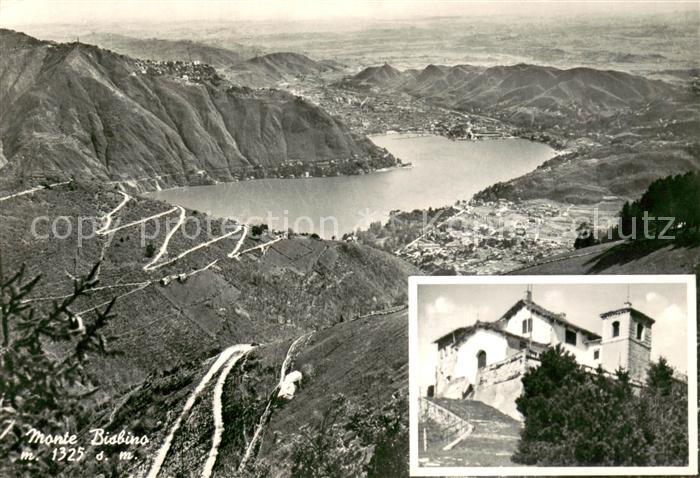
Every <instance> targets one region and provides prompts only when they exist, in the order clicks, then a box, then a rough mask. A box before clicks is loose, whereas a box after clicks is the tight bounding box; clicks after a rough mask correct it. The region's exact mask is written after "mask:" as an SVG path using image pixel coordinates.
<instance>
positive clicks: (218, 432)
mask: <svg viewBox="0 0 700 478" xmlns="http://www.w3.org/2000/svg"><path fill="white" fill-rule="evenodd" d="M252 348H253V347H252V346H248V349H246V350H244V351H243V352H242V353H241V355H234V356H233V357H231V358H230V359H229V360H228V362H227V363H226V366H225V367H224V369H223V370H222V371H221V374H219V379H218V380H217V381H216V386H215V387H214V398H213V399H212V404H211V413H212V415H213V416H214V435H213V436H212V438H211V448H210V449H209V455H208V457H207V461H206V462H205V463H204V469H203V470H202V474H201V477H202V478H210V477H211V473H212V471H214V465H215V464H216V457H217V456H218V454H219V445H220V444H221V437H222V435H223V433H224V419H223V417H222V410H223V405H222V403H221V396H222V395H223V393H224V384H225V383H226V377H228V374H229V372H231V369H232V368H233V367H234V365H236V363H237V362H238V359H239V358H240V357H241V356H242V355H245V354H246V353H247V352H249V351H250V350H251V349H252Z"/></svg>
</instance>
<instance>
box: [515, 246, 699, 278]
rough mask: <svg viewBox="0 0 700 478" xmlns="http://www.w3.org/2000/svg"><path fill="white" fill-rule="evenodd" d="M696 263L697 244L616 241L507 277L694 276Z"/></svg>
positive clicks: (563, 255) (558, 257) (548, 261)
mask: <svg viewBox="0 0 700 478" xmlns="http://www.w3.org/2000/svg"><path fill="white" fill-rule="evenodd" d="M699 264H700V244H698V242H697V241H682V240H679V241H673V242H670V241H662V240H650V241H639V242H624V241H617V242H609V243H606V244H601V245H597V246H592V247H587V248H584V249H578V250H576V251H572V252H570V253H567V254H562V255H560V256H556V257H552V258H549V259H547V260H546V261H543V262H540V263H538V264H533V265H531V266H529V267H525V268H523V269H518V270H516V271H513V272H512V273H511V274H516V275H551V274H567V275H569V274H696V273H697V271H698V265H699Z"/></svg>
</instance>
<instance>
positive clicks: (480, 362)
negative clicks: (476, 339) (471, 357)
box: [476, 350, 486, 368]
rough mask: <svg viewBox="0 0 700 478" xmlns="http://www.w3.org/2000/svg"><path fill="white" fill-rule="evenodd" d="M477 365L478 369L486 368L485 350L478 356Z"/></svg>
mask: <svg viewBox="0 0 700 478" xmlns="http://www.w3.org/2000/svg"><path fill="white" fill-rule="evenodd" d="M476 364H477V367H478V368H484V367H486V352H484V351H483V350H481V351H480V352H479V353H478V354H476Z"/></svg>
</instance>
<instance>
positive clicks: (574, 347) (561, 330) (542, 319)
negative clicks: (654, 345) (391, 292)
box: [426, 289, 654, 419]
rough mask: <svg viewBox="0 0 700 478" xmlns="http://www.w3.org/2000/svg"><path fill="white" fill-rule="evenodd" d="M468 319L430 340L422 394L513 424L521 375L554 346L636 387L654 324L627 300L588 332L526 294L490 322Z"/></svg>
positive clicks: (647, 361)
mask: <svg viewBox="0 0 700 478" xmlns="http://www.w3.org/2000/svg"><path fill="white" fill-rule="evenodd" d="M465 319H467V320H469V319H471V318H465ZM471 321H472V324H471V325H468V326H464V327H459V328H457V329H455V330H453V331H451V332H450V333H448V334H445V335H443V336H442V337H439V338H438V339H437V340H435V341H434V343H435V346H436V347H435V353H436V355H437V356H436V361H435V363H436V367H435V382H434V384H433V385H431V386H429V387H428V388H427V391H426V392H427V395H428V396H434V397H444V398H452V399H462V398H471V399H475V400H479V401H482V402H484V403H486V404H488V405H491V406H493V407H495V408H497V409H499V410H501V411H502V412H504V413H506V414H508V415H510V416H513V417H514V418H518V419H519V418H521V417H520V414H519V413H518V411H517V409H516V407H515V399H516V398H517V397H519V396H520V394H521V393H522V380H521V379H522V375H523V374H524V373H525V372H526V371H527V369H528V368H530V367H534V366H538V365H539V360H538V357H539V355H540V354H541V353H542V352H543V351H544V350H545V349H546V348H548V347H553V346H556V345H559V346H561V347H562V348H563V349H564V350H565V351H567V352H569V353H570V354H572V355H573V356H574V357H575V358H576V361H577V362H578V363H579V364H581V365H583V366H584V367H586V368H588V369H589V370H591V371H593V370H595V369H597V368H598V367H601V368H602V369H603V370H604V371H605V372H608V373H610V374H612V373H614V372H615V371H616V370H618V369H620V368H622V369H624V370H626V371H627V372H628V373H629V375H630V379H631V380H632V382H633V383H641V382H643V381H644V380H645V378H646V373H647V370H648V368H649V364H650V357H651V341H652V328H653V325H654V319H653V318H651V317H649V316H647V315H646V314H644V313H642V312H640V311H639V310H637V309H635V308H634V307H632V304H631V303H630V302H625V303H624V305H623V306H622V307H621V308H619V309H614V310H609V311H601V313H600V315H599V317H598V327H596V330H589V329H587V328H585V327H583V326H581V325H580V324H576V323H574V322H572V321H570V320H569V319H567V316H566V314H565V313H561V312H553V311H550V310H547V309H546V308H544V307H542V306H541V305H539V304H537V303H536V302H535V301H534V300H533V298H532V292H531V291H530V290H529V289H528V291H527V292H526V294H525V297H524V298H523V299H521V300H519V301H517V302H516V303H515V304H513V305H512V306H510V307H509V308H508V310H506V311H505V313H504V314H503V315H502V316H501V317H500V318H498V319H497V320H495V321H493V322H480V321H478V320H477V321H475V322H473V319H472V320H471Z"/></svg>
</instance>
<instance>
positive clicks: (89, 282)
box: [0, 263, 114, 476]
mask: <svg viewBox="0 0 700 478" xmlns="http://www.w3.org/2000/svg"><path fill="white" fill-rule="evenodd" d="M98 270H99V263H98V264H96V265H95V267H93V269H92V270H91V271H90V273H89V274H88V275H87V276H86V277H85V278H82V279H78V280H75V281H74V284H73V293H72V294H70V295H69V296H68V297H66V298H64V299H61V300H60V301H54V303H53V304H52V306H50V308H49V310H48V311H43V310H41V309H39V308H38V307H36V306H35V305H34V304H36V303H32V302H27V299H28V298H29V297H30V295H31V293H32V291H33V290H34V289H35V287H36V285H37V284H38V283H39V281H40V279H41V278H40V276H37V277H35V278H34V279H31V280H25V277H24V275H25V268H24V267H22V268H21V269H20V270H19V271H18V272H17V273H15V274H13V275H11V276H10V277H4V276H2V273H1V272H2V271H1V270H0V319H1V322H2V346H1V347H0V359H1V360H2V367H0V384H2V388H1V389H0V393H1V395H0V418H1V419H2V430H3V432H4V431H6V430H7V434H6V435H5V436H4V437H3V439H2V440H0V453H1V455H0V456H2V464H0V476H37V475H41V476H55V475H56V474H58V466H59V465H60V464H59V463H57V462H54V461H52V460H51V459H50V457H49V456H48V453H47V452H46V449H45V448H42V449H39V448H37V446H36V445H31V444H29V443H28V440H27V439H26V433H27V432H28V431H29V430H31V429H32V428H34V429H36V430H39V431H40V432H42V433H43V434H45V435H48V434H61V435H63V434H64V433H65V432H68V433H69V434H73V433H77V432H78V431H79V430H80V429H81V428H82V427H84V426H85V425H86V422H87V420H88V417H89V413H90V410H89V406H88V403H89V397H90V396H91V395H92V394H93V393H94V392H95V391H96V390H97V389H96V388H95V386H94V384H93V382H92V380H91V379H90V377H89V376H88V374H87V371H86V370H85V367H84V365H85V363H86V360H87V357H88V356H89V355H91V354H98V355H109V354H110V352H108V351H107V349H106V343H107V339H106V338H105V337H104V336H103V335H102V334H101V333H100V332H101V329H102V328H103V327H104V326H105V325H106V323H107V321H108V320H109V319H110V318H111V317H112V316H111V314H110V311H111V310H112V306H113V305H114V300H112V302H110V303H109V304H108V305H107V306H106V307H105V308H104V309H103V310H101V311H100V310H98V309H96V310H95V311H94V318H91V320H90V322H88V321H87V320H86V319H87V317H79V316H77V315H76V314H75V313H74V312H73V310H72V307H73V305H74V304H75V303H76V301H77V300H78V299H79V298H81V297H84V296H86V295H87V294H89V293H90V291H91V290H92V289H93V288H94V287H95V285H96V284H97V279H96V277H97V271H98ZM84 319H85V322H83V320H84ZM49 348H51V350H49ZM22 451H31V452H33V453H34V454H35V455H36V456H37V458H36V459H35V460H23V461H22V463H21V465H18V460H19V458H20V455H21V452H22ZM18 470H22V473H23V474H18V473H19V472H18Z"/></svg>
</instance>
